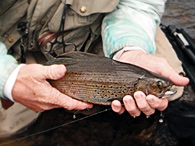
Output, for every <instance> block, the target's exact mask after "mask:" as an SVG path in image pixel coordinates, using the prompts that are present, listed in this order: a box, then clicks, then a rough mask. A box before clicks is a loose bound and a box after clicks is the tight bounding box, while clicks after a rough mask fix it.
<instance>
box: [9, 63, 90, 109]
mask: <svg viewBox="0 0 195 146" xmlns="http://www.w3.org/2000/svg"><path fill="white" fill-rule="evenodd" d="M65 72H66V68H65V66H64V65H51V66H43V65H39V64H31V65H25V66H23V67H22V68H21V69H20V71H19V73H18V76H17V79H16V82H15V84H14V86H13V90H12V96H13V99H14V100H15V101H16V102H19V103H21V104H23V105H24V106H26V107H28V108H29V109H31V110H34V111H40V112H42V111H45V110H50V109H53V108H60V107H63V108H65V109H67V110H83V109H86V108H92V104H88V103H84V102H80V101H77V100H75V99H72V98H71V97H69V96H67V95H64V94H62V93H61V92H59V91H58V90H57V89H55V88H53V87H52V86H51V85H50V84H49V83H48V82H47V81H46V79H52V80H57V79H60V78H61V77H63V76H64V74H65Z"/></svg>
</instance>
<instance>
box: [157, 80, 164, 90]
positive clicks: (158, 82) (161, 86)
mask: <svg viewBox="0 0 195 146" xmlns="http://www.w3.org/2000/svg"><path fill="white" fill-rule="evenodd" d="M156 85H157V87H158V88H159V89H162V88H163V82H162V81H157V82H156Z"/></svg>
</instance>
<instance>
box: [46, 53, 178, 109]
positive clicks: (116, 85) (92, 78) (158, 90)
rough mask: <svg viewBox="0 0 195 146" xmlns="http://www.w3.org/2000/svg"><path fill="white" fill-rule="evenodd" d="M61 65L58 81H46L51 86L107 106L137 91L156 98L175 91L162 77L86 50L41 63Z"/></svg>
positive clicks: (78, 97)
mask: <svg viewBox="0 0 195 146" xmlns="http://www.w3.org/2000/svg"><path fill="white" fill-rule="evenodd" d="M52 64H64V65H65V67H66V70H67V71H66V73H65V75H64V77H62V78H60V79H58V80H47V81H48V82H49V83H50V85H51V86H52V87H54V88H56V89H58V90H59V91H60V92H61V93H63V94H66V95H68V96H70V97H72V98H74V99H77V100H80V101H84V102H88V103H93V104H99V105H110V104H111V102H112V101H113V100H115V99H117V100H120V101H122V99H123V97H124V96H125V95H131V96H133V95H134V93H135V92H136V91H142V92H144V93H145V94H146V95H149V94H153V95H155V96H157V97H159V98H162V97H163V96H165V95H166V96H167V94H166V92H168V94H174V93H175V92H173V91H171V87H172V86H173V83H172V82H171V81H169V80H168V79H166V78H165V77H163V76H160V75H158V74H155V73H153V72H150V71H148V70H145V69H143V68H141V67H138V66H136V65H133V64H129V63H123V62H119V61H116V60H113V59H110V58H107V57H103V56H98V55H95V54H91V53H85V52H79V51H75V52H69V53H64V54H62V55H60V56H58V57H57V58H55V59H53V60H50V61H48V62H46V63H45V64H44V65H52Z"/></svg>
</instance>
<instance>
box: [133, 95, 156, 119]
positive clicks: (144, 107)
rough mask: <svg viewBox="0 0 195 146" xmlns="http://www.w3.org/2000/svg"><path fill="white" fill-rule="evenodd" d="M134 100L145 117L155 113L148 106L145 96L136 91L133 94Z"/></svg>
mask: <svg viewBox="0 0 195 146" xmlns="http://www.w3.org/2000/svg"><path fill="white" fill-rule="evenodd" d="M134 98H135V100H136V103H137V106H138V108H139V109H140V110H141V111H142V112H143V113H144V114H146V115H152V114H153V113H154V112H155V109H153V108H151V107H150V105H149V104H148V103H147V101H146V95H145V94H144V93H143V92H141V91H137V92H135V93H134Z"/></svg>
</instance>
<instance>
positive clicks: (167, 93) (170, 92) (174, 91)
mask: <svg viewBox="0 0 195 146" xmlns="http://www.w3.org/2000/svg"><path fill="white" fill-rule="evenodd" d="M176 93H177V89H176V88H173V89H170V90H168V91H166V92H165V94H164V96H163V97H162V98H168V97H170V96H172V95H174V94H176Z"/></svg>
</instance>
